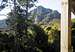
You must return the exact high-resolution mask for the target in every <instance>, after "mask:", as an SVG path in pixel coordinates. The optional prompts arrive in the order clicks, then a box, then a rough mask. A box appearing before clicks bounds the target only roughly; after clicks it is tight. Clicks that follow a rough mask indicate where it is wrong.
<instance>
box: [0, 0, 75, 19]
mask: <svg viewBox="0 0 75 52" xmlns="http://www.w3.org/2000/svg"><path fill="white" fill-rule="evenodd" d="M36 5H37V6H39V5H42V6H43V7H45V8H50V9H52V10H57V11H59V12H60V13H61V0H38V3H37V4H36ZM10 11H11V10H10V7H6V8H5V9H4V10H2V11H1V12H0V14H5V15H6V14H7V13H9V12H10ZM71 14H72V15H71V16H72V18H74V17H75V16H74V15H73V13H71ZM6 18H7V17H6V16H0V20H3V19H6Z"/></svg>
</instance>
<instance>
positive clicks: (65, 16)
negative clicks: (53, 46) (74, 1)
mask: <svg viewBox="0 0 75 52" xmlns="http://www.w3.org/2000/svg"><path fill="white" fill-rule="evenodd" d="M70 2H71V1H70V0H62V7H61V9H62V13H61V41H60V42H61V45H60V46H61V47H60V49H61V52H72V50H71V9H70V8H71V7H70Z"/></svg>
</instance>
